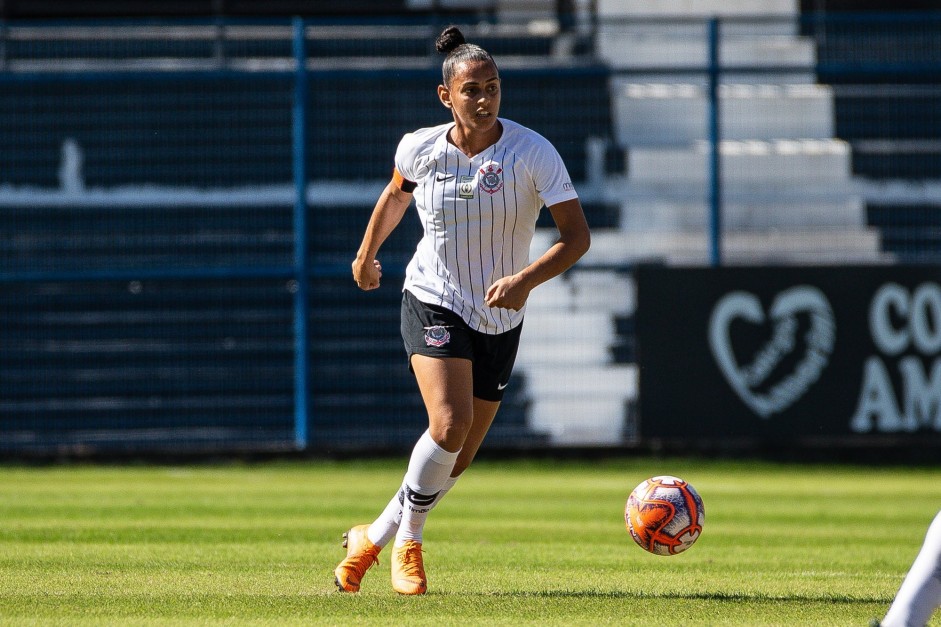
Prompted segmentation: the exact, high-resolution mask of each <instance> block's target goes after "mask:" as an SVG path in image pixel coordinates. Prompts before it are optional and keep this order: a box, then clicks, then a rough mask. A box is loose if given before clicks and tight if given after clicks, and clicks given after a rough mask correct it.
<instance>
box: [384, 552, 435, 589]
mask: <svg viewBox="0 0 941 627" xmlns="http://www.w3.org/2000/svg"><path fill="white" fill-rule="evenodd" d="M393 551H394V553H393V555H392V589H393V590H395V591H396V592H398V593H399V594H425V592H426V591H427V590H428V580H427V579H426V578H425V566H424V564H422V556H421V542H415V541H414V540H407V541H406V542H405V544H403V545H402V546H397V547H395V548H394V549H393Z"/></svg>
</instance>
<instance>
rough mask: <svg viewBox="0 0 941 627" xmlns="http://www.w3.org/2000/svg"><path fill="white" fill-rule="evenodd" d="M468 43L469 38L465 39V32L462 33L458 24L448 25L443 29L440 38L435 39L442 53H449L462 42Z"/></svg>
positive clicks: (436, 46)
mask: <svg viewBox="0 0 941 627" xmlns="http://www.w3.org/2000/svg"><path fill="white" fill-rule="evenodd" d="M466 43H467V40H466V39H464V33H462V32H461V30H460V29H459V28H458V27H457V26H448V27H447V28H445V29H444V30H443V31H441V34H440V35H438V38H437V39H436V40H435V49H436V50H437V51H438V52H440V53H441V54H449V53H450V52H451V51H452V50H454V49H455V48H457V47H458V46H460V45H461V44H466Z"/></svg>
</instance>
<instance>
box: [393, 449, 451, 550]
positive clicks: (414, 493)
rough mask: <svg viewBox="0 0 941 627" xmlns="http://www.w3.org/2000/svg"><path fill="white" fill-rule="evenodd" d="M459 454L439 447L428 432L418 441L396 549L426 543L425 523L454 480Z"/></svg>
mask: <svg viewBox="0 0 941 627" xmlns="http://www.w3.org/2000/svg"><path fill="white" fill-rule="evenodd" d="M459 453H460V451H455V452H453V453H451V452H448V451H446V450H444V449H443V448H441V447H440V446H438V445H437V443H435V441H434V440H433V439H432V438H431V435H430V434H429V433H428V432H427V431H425V433H423V434H422V436H421V437H420V438H418V442H417V443H416V444H415V448H414V449H413V450H412V457H411V459H410V460H409V462H408V470H407V471H406V472H405V484H404V485H403V486H402V491H403V493H404V498H403V499H402V522H401V523H399V529H398V531H397V532H396V534H395V544H396V546H401V545H403V544H405V542H406V540H414V541H416V542H421V541H422V529H423V528H424V526H425V519H427V518H428V512H430V511H431V508H432V507H433V506H434V504H435V502H436V501H437V499H438V497H439V495H440V493H441V490H442V489H443V488H444V486H445V483H447V481H448V478H449V477H450V476H451V470H452V469H453V468H454V462H456V461H457V456H458V454H459Z"/></svg>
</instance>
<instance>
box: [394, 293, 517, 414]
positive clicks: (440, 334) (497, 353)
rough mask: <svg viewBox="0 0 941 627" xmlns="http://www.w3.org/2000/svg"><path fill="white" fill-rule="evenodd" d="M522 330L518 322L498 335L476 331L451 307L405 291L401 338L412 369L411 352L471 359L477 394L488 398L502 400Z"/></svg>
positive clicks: (475, 392)
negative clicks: (422, 298) (424, 299)
mask: <svg viewBox="0 0 941 627" xmlns="http://www.w3.org/2000/svg"><path fill="white" fill-rule="evenodd" d="M522 330H523V325H522V324H519V325H517V326H516V327H515V328H513V329H511V330H509V331H507V332H506V333H500V334H498V335H489V334H487V333H481V332H480V331H474V330H473V329H471V328H470V327H469V326H467V323H466V322H464V320H463V319H462V318H461V317H460V316H459V315H457V314H456V313H454V312H453V311H451V310H450V309H448V308H446V307H441V306H438V305H429V304H427V303H423V302H421V301H420V300H418V299H417V298H415V296H414V294H412V293H411V292H409V291H408V290H404V291H403V293H402V340H403V341H404V343H405V352H406V354H407V355H408V360H409V370H411V368H412V366H411V361H412V355H426V356H428V357H458V358H462V359H469V360H470V361H471V363H472V364H473V373H474V374H473V376H474V396H475V397H476V398H479V399H482V400H485V401H501V400H503V393H504V390H505V389H506V386H507V384H509V382H510V374H511V373H512V372H513V364H514V363H516V353H517V351H518V350H519V345H520V334H521V332H522Z"/></svg>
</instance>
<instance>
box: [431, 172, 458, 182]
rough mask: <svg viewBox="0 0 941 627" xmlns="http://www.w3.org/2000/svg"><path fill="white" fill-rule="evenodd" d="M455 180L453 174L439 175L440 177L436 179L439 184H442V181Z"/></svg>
mask: <svg viewBox="0 0 941 627" xmlns="http://www.w3.org/2000/svg"><path fill="white" fill-rule="evenodd" d="M453 178H454V175H453V174H439V175H438V176H436V177H435V180H436V181H438V182H441V181H447V180H450V179H453Z"/></svg>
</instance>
